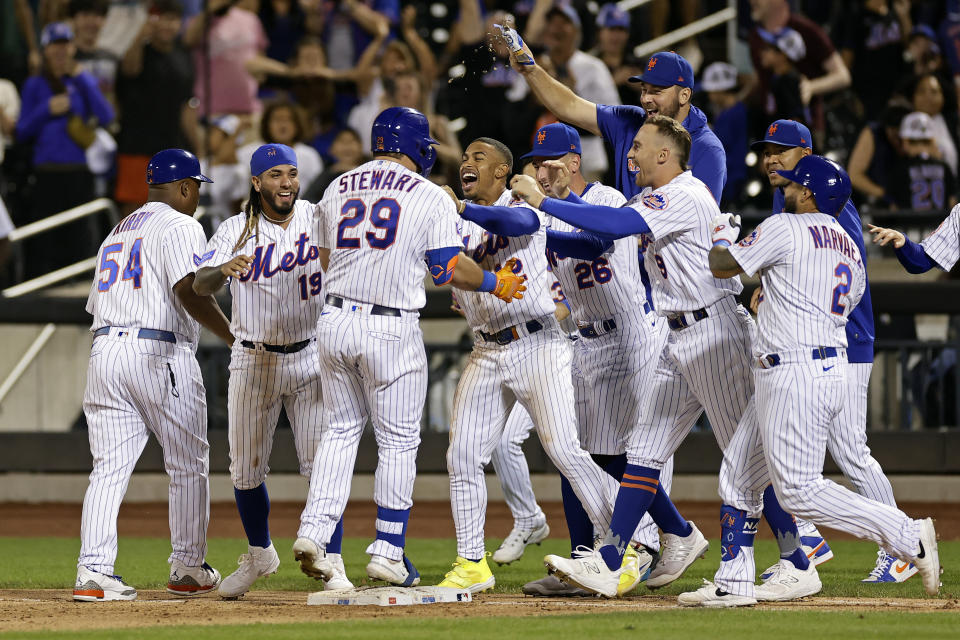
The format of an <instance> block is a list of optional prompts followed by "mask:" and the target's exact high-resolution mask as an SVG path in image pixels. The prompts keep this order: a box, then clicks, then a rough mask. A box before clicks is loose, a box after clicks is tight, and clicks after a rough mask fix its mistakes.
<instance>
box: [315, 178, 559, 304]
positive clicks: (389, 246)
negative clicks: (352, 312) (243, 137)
mask: <svg viewBox="0 0 960 640" xmlns="http://www.w3.org/2000/svg"><path fill="white" fill-rule="evenodd" d="M457 220H458V217H457V210H456V207H455V206H454V204H453V202H452V201H451V200H450V197H449V196H448V195H447V194H446V193H444V191H443V189H441V188H440V187H438V186H437V185H435V184H433V183H432V182H430V181H429V180H427V179H426V178H424V177H423V176H421V175H420V174H418V173H415V172H413V171H410V170H409V169H406V168H405V167H403V166H402V165H400V164H398V163H396V162H391V161H389V160H372V161H370V162H367V163H365V164H362V165H360V166H359V167H357V168H356V169H354V170H353V171H348V172H347V173H345V174H343V175H342V176H340V177H339V178H337V180H335V181H334V182H333V183H332V184H331V185H330V186H329V187H328V188H327V191H326V193H324V195H323V200H321V201H320V203H319V204H318V206H317V230H316V236H317V243H318V245H319V246H321V247H325V248H328V249H330V262H329V264H328V265H327V273H326V278H327V283H326V290H327V293H330V294H333V295H336V296H341V297H343V298H347V299H349V300H355V301H358V302H366V303H369V304H378V305H382V306H385V307H394V308H397V309H404V310H408V311H412V310H415V309H419V308H420V307H422V306H423V305H424V304H426V301H427V297H426V293H425V292H424V288H423V279H424V277H425V276H426V273H427V263H426V252H427V251H431V250H433V249H442V248H444V247H459V246H460V236H459V235H458V234H457ZM371 249H373V250H372V251H371ZM482 295H486V294H482ZM489 297H491V298H492V297H493V296H489ZM552 308H553V307H552V306H551V309H552Z"/></svg>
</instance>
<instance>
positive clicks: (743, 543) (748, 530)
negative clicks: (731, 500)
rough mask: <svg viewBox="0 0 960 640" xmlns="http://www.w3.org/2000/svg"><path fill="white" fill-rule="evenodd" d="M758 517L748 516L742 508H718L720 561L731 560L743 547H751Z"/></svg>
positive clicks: (727, 506)
mask: <svg viewBox="0 0 960 640" xmlns="http://www.w3.org/2000/svg"><path fill="white" fill-rule="evenodd" d="M758 522H760V518H748V517H747V512H746V511H744V510H743V509H734V508H733V507H731V506H730V505H726V504H725V505H723V506H722V507H721V508H720V561H721V562H727V561H728V560H733V559H734V558H736V557H737V555H738V554H739V553H740V549H741V548H743V547H752V546H753V541H754V539H755V538H756V537H757V523H758Z"/></svg>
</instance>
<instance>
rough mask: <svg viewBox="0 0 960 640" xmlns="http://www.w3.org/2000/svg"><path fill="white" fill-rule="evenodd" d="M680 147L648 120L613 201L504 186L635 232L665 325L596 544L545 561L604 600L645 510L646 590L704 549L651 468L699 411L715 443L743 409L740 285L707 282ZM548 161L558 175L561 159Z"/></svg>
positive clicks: (659, 121)
mask: <svg viewBox="0 0 960 640" xmlns="http://www.w3.org/2000/svg"><path fill="white" fill-rule="evenodd" d="M689 150H690V134H689V133H688V132H687V131H685V130H684V129H683V128H682V127H681V126H680V124H679V123H678V122H677V121H676V120H674V119H672V118H668V117H666V116H662V115H654V116H650V117H648V118H647V120H646V122H645V123H644V125H643V126H642V127H640V130H639V131H638V132H637V135H636V137H635V139H634V142H633V145H632V147H631V151H630V155H629V159H630V160H631V161H632V163H633V165H634V166H635V167H636V168H637V177H636V181H637V185H638V186H644V187H646V188H645V190H644V191H643V192H641V194H640V195H639V196H636V197H634V198H633V199H632V200H631V201H630V202H628V204H627V206H625V207H620V208H612V207H602V206H595V205H586V204H580V203H572V202H564V201H561V200H558V199H554V198H544V197H543V196H542V195H540V194H538V193H536V192H535V190H533V189H531V188H530V187H531V184H530V183H531V181H530V180H529V179H525V178H516V179H515V180H514V185H513V187H514V193H515V194H516V195H519V196H521V197H523V198H524V199H526V200H527V201H528V202H530V203H531V204H532V205H533V206H535V207H538V208H541V207H542V208H543V210H544V211H545V212H546V213H548V214H550V215H552V216H554V217H556V218H559V219H561V220H564V221H566V222H567V223H569V224H571V225H573V226H574V227H577V228H580V229H584V230H586V231H590V232H592V233H595V234H597V235H599V236H601V237H604V238H608V239H614V238H621V237H625V236H629V235H633V234H639V233H643V234H646V235H647V236H648V238H649V246H648V248H647V251H646V253H645V261H646V267H647V272H648V273H651V274H653V275H652V280H653V298H654V303H655V307H656V310H657V313H658V314H660V315H661V316H663V317H664V318H665V319H666V321H667V324H668V326H669V328H670V334H669V336H668V338H667V344H666V347H665V348H664V349H663V351H662V353H661V354H660V361H659V364H658V366H657V368H656V371H655V373H654V374H653V381H652V385H651V391H650V394H649V398H648V402H647V405H646V407H645V408H644V409H643V411H642V412H641V420H640V425H639V427H638V428H637V429H634V431H633V434H632V437H631V440H630V443H629V445H628V448H627V460H628V463H627V467H626V469H625V471H624V474H623V480H622V482H621V484H620V491H619V494H618V496H617V505H616V509H615V511H614V514H613V519H612V522H611V524H610V528H609V530H608V532H607V536H606V537H605V539H604V540H603V543H602V545H601V546H600V547H599V548H598V549H597V550H593V549H588V550H584V552H583V553H581V554H578V555H577V557H574V558H573V559H567V558H562V557H559V556H555V555H549V556H547V557H546V558H545V559H544V562H545V564H547V567H548V569H549V570H551V572H553V573H556V574H558V575H559V576H561V577H562V578H563V579H565V580H567V581H568V582H573V583H575V584H577V585H579V586H581V587H583V588H585V589H587V590H590V591H593V592H595V593H600V594H602V595H604V596H607V597H612V596H614V595H616V591H617V589H616V588H617V584H618V580H619V575H618V574H619V573H620V571H621V570H620V569H619V567H620V565H621V562H622V560H621V559H622V556H623V553H624V551H625V550H626V548H627V547H628V546H629V544H628V543H629V541H630V537H631V535H632V534H633V532H634V530H635V529H636V527H637V524H638V522H639V520H640V517H641V516H642V515H643V513H644V512H646V511H647V510H648V509H649V510H650V513H651V515H652V516H653V520H654V521H655V522H656V523H657V524H658V525H659V526H660V527H661V529H663V531H664V533H665V535H664V536H663V541H662V549H661V551H662V556H661V560H660V562H659V563H658V565H657V567H656V568H655V569H654V570H653V571H652V572H651V574H650V577H649V578H648V579H647V585H648V586H653V587H659V586H663V585H665V584H668V583H669V582H672V581H673V580H675V579H676V578H677V577H679V576H680V575H681V574H682V573H683V571H685V570H686V568H687V567H688V566H689V565H690V564H691V563H692V562H693V560H695V559H696V558H697V557H700V556H702V555H703V554H704V553H705V552H706V550H707V548H708V546H709V545H708V543H707V541H706V539H705V538H704V537H703V535H702V534H701V533H700V531H699V530H698V529H697V527H696V526H695V525H693V524H692V523H690V522H688V521H686V520H685V519H683V518H682V517H681V516H680V515H679V513H677V511H676V508H675V507H674V506H673V504H672V502H670V499H669V498H668V497H667V495H666V494H665V493H664V492H663V491H662V490H661V489H660V487H659V475H660V469H661V468H662V466H663V464H664V463H665V462H666V461H667V460H668V459H669V458H670V456H672V455H673V452H674V451H675V450H676V448H677V446H679V444H680V442H682V440H683V439H684V438H685V437H686V435H687V433H689V431H690V429H691V428H692V427H693V425H694V423H695V422H696V420H697V418H698V417H699V416H700V414H701V412H703V411H704V410H706V412H707V415H708V416H709V418H710V424H711V425H712V427H713V431H714V435H715V436H716V438H717V442H718V444H719V445H720V448H721V450H725V449H726V446H727V443H728V442H729V441H730V438H731V437H732V435H733V432H734V429H735V428H736V427H737V424H738V422H739V421H741V419H743V418H744V417H745V416H747V415H749V412H748V410H747V405H748V402H749V400H750V397H751V395H752V385H751V380H750V370H749V353H750V348H751V335H752V331H753V321H752V319H751V318H750V316H749V313H747V311H746V310H745V309H743V308H742V307H740V306H739V305H738V304H737V303H736V298H735V296H736V294H738V293H739V292H740V291H741V289H742V285H741V284H740V283H739V281H735V280H726V281H722V280H717V279H715V278H714V277H713V276H712V275H710V273H709V272H708V271H707V269H706V254H707V252H708V251H709V247H710V244H709V238H708V235H707V230H706V225H707V222H708V221H709V220H710V219H712V218H713V216H714V215H716V213H717V212H718V209H717V204H716V201H715V200H714V198H713V197H712V195H711V194H710V192H709V190H708V189H707V188H706V187H705V185H704V184H703V183H702V182H700V181H699V180H697V179H696V178H694V177H693V176H692V175H691V174H690V172H689V171H686V170H685V167H686V166H687V158H688V155H689ZM552 167H553V168H554V169H556V170H557V171H558V172H562V169H563V167H562V166H561V165H559V164H556V163H555V164H554V165H552ZM720 494H721V497H722V498H723V499H724V507H723V510H722V517H721V523H723V522H724V521H725V519H726V518H727V517H730V518H734V519H736V520H737V521H743V517H744V516H743V514H742V513H740V512H738V511H737V510H736V509H734V508H733V507H732V506H730V505H731V499H730V496H729V495H728V494H729V487H727V486H725V485H724V484H721V486H720ZM757 510H759V507H758V508H757Z"/></svg>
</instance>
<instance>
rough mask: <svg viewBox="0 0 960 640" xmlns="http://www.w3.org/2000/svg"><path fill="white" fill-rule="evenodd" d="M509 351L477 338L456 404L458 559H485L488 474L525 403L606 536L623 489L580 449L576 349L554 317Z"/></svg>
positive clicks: (451, 460)
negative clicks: (510, 418)
mask: <svg viewBox="0 0 960 640" xmlns="http://www.w3.org/2000/svg"><path fill="white" fill-rule="evenodd" d="M541 321H542V322H544V324H545V328H544V329H542V330H541V331H538V332H536V333H534V334H531V335H529V336H524V337H521V338H520V339H518V340H515V341H514V342H512V343H510V344H509V345H506V346H501V345H497V344H496V343H489V342H485V341H483V340H482V339H480V338H478V340H477V342H476V344H475V345H474V349H473V352H472V353H471V354H470V357H469V358H468V360H467V364H466V366H465V368H464V370H463V374H462V375H461V377H460V384H459V385H458V386H457V393H456V396H455V397H454V407H453V418H452V424H451V429H450V447H449V449H448V450H447V469H448V471H449V473H450V498H451V502H452V509H453V521H454V524H455V526H456V530H457V553H458V554H459V555H460V556H461V557H464V558H479V557H482V556H483V554H484V532H483V529H484V522H485V520H486V509H487V490H486V484H485V482H484V474H483V467H484V465H485V464H486V463H487V462H489V461H490V457H491V455H492V453H493V451H494V449H495V448H496V447H497V445H498V443H499V442H500V439H501V436H502V434H503V430H504V426H505V425H506V422H507V415H508V414H509V412H510V410H511V409H512V408H513V406H514V403H515V402H518V401H519V403H520V404H521V405H523V407H524V408H525V409H526V410H527V412H528V413H529V414H530V416H531V418H532V419H533V423H534V425H535V426H536V428H537V434H538V435H539V436H540V442H541V444H542V445H543V448H544V451H546V453H547V455H548V456H549V457H550V459H551V461H552V462H553V463H554V465H556V467H557V468H558V469H559V470H560V473H562V474H563V475H564V476H566V477H567V479H568V480H569V481H570V484H571V485H572V486H573V489H574V492H575V493H576V494H577V497H578V498H580V502H581V503H582V504H583V507H584V509H585V510H586V511H587V513H588V514H589V515H590V519H591V521H592V522H593V525H594V528H595V529H598V530H601V531H602V530H605V529H606V527H607V526H608V525H609V523H610V516H611V514H612V512H613V500H614V498H615V496H616V491H617V483H616V481H614V480H613V478H611V477H610V476H609V475H607V474H606V473H605V472H604V471H603V470H602V469H601V468H600V467H598V466H597V465H596V464H594V462H593V460H591V459H590V455H589V454H588V453H587V452H586V451H585V450H583V449H582V448H581V447H580V442H579V439H578V437H577V426H576V418H575V409H574V400H573V398H574V393H573V384H572V381H571V375H570V363H571V350H570V346H569V343H568V341H567V339H566V338H565V337H564V336H563V334H562V333H561V332H560V330H559V328H558V327H557V324H556V322H555V321H554V320H553V318H546V319H541Z"/></svg>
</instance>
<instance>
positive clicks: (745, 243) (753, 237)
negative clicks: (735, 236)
mask: <svg viewBox="0 0 960 640" xmlns="http://www.w3.org/2000/svg"><path fill="white" fill-rule="evenodd" d="M759 237H760V229H754V230H753V231H751V232H750V235H748V236H747V237H746V238H744V239H743V240H741V241H740V242H738V243H737V246H738V247H749V246H750V245H752V244H753V243H755V242H756V241H757V238H759Z"/></svg>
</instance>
